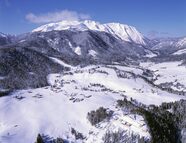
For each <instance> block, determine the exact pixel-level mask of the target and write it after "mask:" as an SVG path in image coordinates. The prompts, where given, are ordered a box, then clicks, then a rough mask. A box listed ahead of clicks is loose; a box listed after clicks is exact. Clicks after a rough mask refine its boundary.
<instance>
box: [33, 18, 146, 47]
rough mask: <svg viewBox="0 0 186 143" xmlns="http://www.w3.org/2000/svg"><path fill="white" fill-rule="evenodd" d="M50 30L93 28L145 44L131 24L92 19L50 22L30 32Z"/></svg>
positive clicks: (122, 38) (142, 37) (119, 37)
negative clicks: (101, 21) (103, 22)
mask: <svg viewBox="0 0 186 143" xmlns="http://www.w3.org/2000/svg"><path fill="white" fill-rule="evenodd" d="M52 30H78V31H85V30H94V31H101V32H107V33H110V34H112V35H114V36H115V37H116V38H118V39H121V40H124V41H128V42H134V43H136V44H141V45H146V43H145V38H144V36H143V35H142V34H141V33H140V32H139V31H137V29H136V28H135V27H133V26H129V25H126V24H121V23H105V24H101V23H99V22H96V21H92V20H85V21H61V22H57V23H50V24H46V25H43V26H40V27H38V28H36V29H34V30H33V31H32V32H48V31H52Z"/></svg>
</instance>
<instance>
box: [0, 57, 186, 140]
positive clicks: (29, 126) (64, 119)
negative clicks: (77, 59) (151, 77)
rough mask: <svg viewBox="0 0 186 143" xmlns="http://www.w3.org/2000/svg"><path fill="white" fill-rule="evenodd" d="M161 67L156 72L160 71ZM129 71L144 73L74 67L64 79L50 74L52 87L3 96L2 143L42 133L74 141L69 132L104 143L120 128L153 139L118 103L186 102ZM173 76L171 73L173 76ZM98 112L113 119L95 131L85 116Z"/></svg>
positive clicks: (0, 102) (140, 121)
mask: <svg viewBox="0 0 186 143" xmlns="http://www.w3.org/2000/svg"><path fill="white" fill-rule="evenodd" d="M54 60H56V59H54ZM56 62H60V61H57V60H56ZM61 64H64V63H61ZM166 65H167V64H166ZM143 66H146V65H145V64H143ZM147 66H148V65H147ZM162 66H163V65H160V66H156V67H159V68H160V69H161V67H162ZM113 67H116V68H117V69H118V70H120V71H121V72H122V73H123V74H125V78H124V77H119V76H118V75H117V73H116V70H115V69H114V68H113ZM182 68H183V67H182ZM162 70H164V68H163V69H162ZM171 70H173V69H171ZM182 70H183V69H180V72H181V71H182ZM130 72H133V73H135V74H142V70H140V69H136V68H135V67H124V66H111V65H110V66H88V67H85V68H78V67H76V68H72V70H71V71H69V72H66V73H63V74H51V75H49V76H48V81H49V83H50V85H51V86H47V87H43V88H38V89H28V90H20V91H16V92H14V93H12V95H11V96H8V97H1V98H0V142H2V143H15V142H17V143H25V140H26V141H27V143H33V142H34V141H35V140H36V137H37V134H38V133H41V134H44V135H49V136H50V137H54V138H56V137H62V138H64V139H67V140H70V141H76V140H75V137H74V136H73V135H72V134H71V128H74V129H76V130H77V131H78V132H80V133H82V134H83V135H84V136H85V137H86V138H85V139H84V141H83V142H86V143H101V142H102V138H103V135H104V134H105V132H106V131H108V130H112V131H114V130H118V129H120V128H122V129H124V130H128V133H135V134H139V135H140V136H144V137H146V138H150V134H149V132H148V128H147V125H146V123H145V122H144V119H143V117H142V116H139V115H135V118H134V115H133V114H126V113H124V111H122V110H121V109H119V108H116V101H117V100H118V99H123V97H124V96H125V97H126V98H128V99H129V100H130V98H133V99H136V100H137V101H138V102H140V103H143V104H146V105H150V104H155V105H160V104H161V103H162V102H171V101H176V100H180V99H186V97H184V96H178V95H175V94H171V93H167V92H165V91H162V90H160V89H157V88H155V87H153V86H151V85H149V84H148V83H146V82H145V81H144V80H143V79H141V78H139V77H133V75H132V74H130ZM169 72H170V73H172V74H173V73H174V72H175V71H174V70H173V71H172V72H171V71H169ZM169 75H170V74H169ZM99 107H104V108H109V109H110V110H113V111H114V113H113V116H112V117H111V119H110V120H105V121H102V122H101V123H99V124H98V125H97V126H92V125H91V124H90V122H89V121H88V119H87V113H88V112H90V111H92V110H96V109H98V108H99ZM76 142H82V141H81V140H79V141H76Z"/></svg>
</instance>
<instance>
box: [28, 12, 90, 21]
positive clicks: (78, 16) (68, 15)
mask: <svg viewBox="0 0 186 143" xmlns="http://www.w3.org/2000/svg"><path fill="white" fill-rule="evenodd" d="M25 18H26V19H27V20H28V21H29V22H32V23H49V22H58V21H62V20H85V19H90V16H89V15H88V14H83V13H78V12H76V11H69V10H62V11H57V12H49V13H45V14H39V15H35V14H33V13H29V14H27V15H26V17H25Z"/></svg>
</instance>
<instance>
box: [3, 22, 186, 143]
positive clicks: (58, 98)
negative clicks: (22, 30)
mask: <svg viewBox="0 0 186 143" xmlns="http://www.w3.org/2000/svg"><path fill="white" fill-rule="evenodd" d="M1 41H2V42H1ZM185 43H186V42H185V38H182V37H181V38H175V39H174V40H171V39H158V40H156V42H154V41H153V40H150V39H148V38H146V37H145V36H143V35H142V34H141V33H140V32H138V31H137V30H136V28H134V27H132V26H128V25H124V24H119V23H109V24H100V23H98V22H95V21H90V20H89V21H81V22H79V21H71V22H68V21H62V22H58V23H51V24H47V25H43V26H41V27H39V28H37V29H35V30H33V31H32V32H30V33H27V34H23V35H18V36H13V37H12V36H10V35H5V34H1V35H0V58H1V60H0V143H15V142H16V143H25V142H27V143H34V142H36V140H37V141H38V140H42V141H43V142H44V143H59V142H60V143H63V142H64V143H66V142H67V143H68V142H69V143H76V142H77V143H115V142H116V143H123V142H124V143H151V142H153V143H158V142H162V143H169V142H170V143H175V142H178V141H180V142H183V143H185V141H186V135H185V134H186V128H185V125H186V122H185V121H186V116H185V114H186V111H185V109H186V77H185V72H186V52H185V51H186V44H185Z"/></svg>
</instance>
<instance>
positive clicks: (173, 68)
mask: <svg viewBox="0 0 186 143" xmlns="http://www.w3.org/2000/svg"><path fill="white" fill-rule="evenodd" d="M180 65H181V62H164V63H159V64H155V63H151V62H148V63H141V66H142V67H144V68H148V69H150V70H152V71H154V74H155V76H156V77H157V79H156V81H155V84H161V83H172V85H171V86H170V87H171V88H172V89H174V90H178V91H186V76H185V73H186V67H185V66H180Z"/></svg>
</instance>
